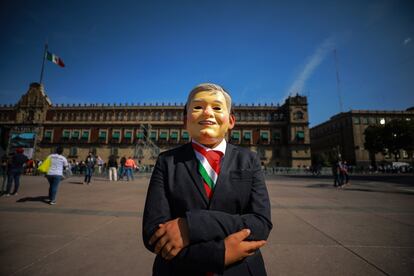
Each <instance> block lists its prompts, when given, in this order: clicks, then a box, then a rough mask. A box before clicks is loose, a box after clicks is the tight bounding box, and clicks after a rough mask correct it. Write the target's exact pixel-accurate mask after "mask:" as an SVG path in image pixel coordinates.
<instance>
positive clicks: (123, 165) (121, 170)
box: [119, 156, 126, 179]
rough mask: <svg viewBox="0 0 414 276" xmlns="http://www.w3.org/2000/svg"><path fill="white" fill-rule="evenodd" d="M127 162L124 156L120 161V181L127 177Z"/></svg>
mask: <svg viewBox="0 0 414 276" xmlns="http://www.w3.org/2000/svg"><path fill="white" fill-rule="evenodd" d="M125 162H126V157H125V156H122V158H121V160H120V161H119V164H120V167H119V179H124V175H125Z"/></svg>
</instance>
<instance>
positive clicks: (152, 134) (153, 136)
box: [150, 131, 157, 139]
mask: <svg viewBox="0 0 414 276" xmlns="http://www.w3.org/2000/svg"><path fill="white" fill-rule="evenodd" d="M156 138H157V133H156V132H155V131H151V134H150V139H156Z"/></svg>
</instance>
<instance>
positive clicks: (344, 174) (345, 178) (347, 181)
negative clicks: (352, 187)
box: [341, 160, 349, 185]
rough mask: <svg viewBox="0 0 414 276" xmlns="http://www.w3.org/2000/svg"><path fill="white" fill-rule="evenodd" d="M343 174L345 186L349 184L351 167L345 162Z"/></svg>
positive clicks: (343, 163)
mask: <svg viewBox="0 0 414 276" xmlns="http://www.w3.org/2000/svg"><path fill="white" fill-rule="evenodd" d="M341 173H342V176H343V178H342V181H343V185H347V184H349V167H348V164H347V162H346V161H345V160H344V161H343V162H342V166H341Z"/></svg>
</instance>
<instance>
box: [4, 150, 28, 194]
mask: <svg viewBox="0 0 414 276" xmlns="http://www.w3.org/2000/svg"><path fill="white" fill-rule="evenodd" d="M27 160H28V158H27V156H26V155H24V154H23V148H17V149H16V153H15V154H14V155H13V156H12V157H11V159H10V160H9V163H8V166H7V190H6V194H5V195H6V196H10V195H17V192H18V191H19V187H20V176H21V175H22V173H23V172H24V166H25V165H26V162H27ZM13 181H14V190H13V193H10V192H11V189H12V186H13Z"/></svg>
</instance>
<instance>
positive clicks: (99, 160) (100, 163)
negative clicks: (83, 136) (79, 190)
mask: <svg viewBox="0 0 414 276" xmlns="http://www.w3.org/2000/svg"><path fill="white" fill-rule="evenodd" d="M96 163H97V164H98V173H99V174H102V169H103V165H104V161H103V160H102V158H101V157H100V156H99V155H98V157H96Z"/></svg>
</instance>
